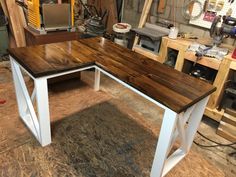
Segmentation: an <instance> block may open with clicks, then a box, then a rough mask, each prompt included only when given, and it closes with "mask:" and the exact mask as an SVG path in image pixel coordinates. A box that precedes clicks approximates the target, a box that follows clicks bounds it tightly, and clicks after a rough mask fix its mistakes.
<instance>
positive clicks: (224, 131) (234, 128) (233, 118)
mask: <svg viewBox="0 0 236 177" xmlns="http://www.w3.org/2000/svg"><path fill="white" fill-rule="evenodd" d="M217 134H218V135H220V136H222V137H224V138H225V139H227V140H229V141H231V142H236V111H234V110H232V109H226V110H225V113H224V116H223V118H222V119H221V121H220V125H219V127H218V130H217Z"/></svg>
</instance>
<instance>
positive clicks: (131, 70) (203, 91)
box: [9, 38, 216, 113]
mask: <svg viewBox="0 0 236 177" xmlns="http://www.w3.org/2000/svg"><path fill="white" fill-rule="evenodd" d="M9 53H10V55H12V56H13V57H14V58H15V59H16V60H17V62H18V63H20V64H21V65H22V66H23V67H24V68H25V69H26V70H27V71H28V72H29V73H30V74H32V75H33V76H34V77H35V78H37V77H42V76H48V75H51V74H55V73H61V72H64V71H69V70H74V69H78V68H81V67H85V66H90V65H94V64H96V65H97V66H99V67H101V68H102V69H104V70H105V71H107V72H109V73H111V74H112V75H114V76H115V77H117V78H119V79H121V80H122V81H124V82H126V83H128V84H129V85H131V86H133V87H135V88H136V89H138V90H139V91H141V92H142V93H144V94H146V95H148V96H150V97H151V98H153V99H154V100H156V101H158V102H160V103H162V104H163V105H165V106H167V107H168V108H170V109H171V110H173V111H175V112H177V113H180V112H182V111H184V110H186V109H187V108H188V107H190V106H192V105H193V104H195V103H197V102H198V101H199V100H201V99H203V98H205V97H206V96H208V95H210V94H211V93H213V92H214V91H215V90H216V88H215V87H214V86H212V85H210V84H208V83H206V82H204V81H202V80H199V79H196V78H193V77H191V76H189V75H187V74H184V73H182V72H179V71H177V70H174V69H173V68H170V67H168V66H165V65H163V64H161V63H158V62H156V61H154V60H151V59H149V58H147V57H145V56H143V55H140V54H138V53H135V52H133V51H131V50H129V49H126V48H123V47H121V46H119V45H116V44H114V43H113V42H111V41H109V40H106V39H104V38H89V39H80V40H78V41H69V42H62V43H53V44H47V45H40V46H32V47H26V48H15V49H9Z"/></svg>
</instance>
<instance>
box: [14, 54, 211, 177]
mask: <svg viewBox="0 0 236 177" xmlns="http://www.w3.org/2000/svg"><path fill="white" fill-rule="evenodd" d="M10 60H11V68H12V74H13V80H14V84H15V91H16V98H17V104H18V110H19V114H20V117H21V119H22V120H23V121H24V123H25V125H26V126H27V127H28V128H29V130H30V131H31V132H32V134H33V135H34V136H35V138H36V139H37V140H38V142H39V143H40V144H41V145H42V146H46V145H48V144H50V143H51V129H50V115H49V102H48V87H47V79H49V78H54V77H58V76H62V75H66V74H70V73H75V72H79V71H84V70H88V69H91V68H95V81H94V90H96V91H98V90H99V85H100V72H102V73H103V74H105V75H107V76H109V77H110V78H112V79H114V80H116V81H117V82H119V83H120V84H122V85H124V86H125V87H127V88H129V89H131V90H132V91H134V92H136V93H137V94H139V95H141V96H143V97H144V98H146V99H148V100H149V101H151V102H152V103H154V104H156V105H157V106H159V107H161V108H163V109H164V110H165V113H164V117H163V122H162V125H161V131H160V135H159V139H158V143H157V147H156V150H155V155H154V160H153V164H152V169H151V173H150V176H151V177H161V176H165V175H166V174H167V173H168V172H169V171H170V170H171V169H172V168H173V167H174V166H175V165H176V164H177V163H178V162H179V161H181V160H182V159H183V158H184V157H185V156H186V155H187V153H188V152H189V150H190V148H191V145H192V143H193V140H194V136H195V134H196V131H197V129H198V126H199V124H200V122H201V118H202V116H203V113H204V110H205V107H206V104H207V102H208V99H209V96H208V97H206V98H204V99H202V100H201V101H199V102H198V103H196V104H195V105H193V106H191V107H190V108H188V109H187V110H186V111H184V112H182V113H180V114H177V113H175V112H174V111H172V110H170V109H169V108H167V107H166V106H164V105H162V104H161V103H159V102H157V101H155V100H154V99H152V98H151V97H149V96H147V95H145V94H143V93H141V92H140V91H138V90H137V89H135V88H133V87H132V86H130V85H128V84H126V83H124V82H123V81H121V80H120V79H118V78H116V77H115V76H113V75H111V74H110V73H108V72H106V71H104V70H103V69H101V68H100V67H98V66H96V65H94V66H89V67H84V68H80V69H75V70H73V71H68V72H64V73H60V74H52V75H49V76H45V77H40V78H34V77H33V76H32V75H31V74H29V73H28V72H27V71H26V70H24V68H23V67H22V66H21V65H20V64H18V63H17V62H16V61H15V60H14V58H13V57H11V56H10ZM21 69H22V70H24V71H25V72H26V73H27V74H28V75H29V76H30V77H31V78H32V79H33V81H34V90H33V92H32V95H31V96H30V94H29V92H28V90H27V88H26V84H25V81H24V78H23V75H22V72H21ZM35 101H36V104H37V114H36V111H35V110H34V106H33V105H34V102H35ZM177 139H178V140H179V142H180V147H179V149H177V150H176V151H175V152H174V153H172V154H170V151H171V148H172V147H173V145H174V143H175V142H176V140H177Z"/></svg>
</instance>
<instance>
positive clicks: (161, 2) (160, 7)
mask: <svg viewBox="0 0 236 177" xmlns="http://www.w3.org/2000/svg"><path fill="white" fill-rule="evenodd" d="M165 8H166V0H159V4H158V6H157V12H158V13H164V12H165Z"/></svg>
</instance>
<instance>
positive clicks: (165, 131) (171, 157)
mask: <svg viewBox="0 0 236 177" xmlns="http://www.w3.org/2000/svg"><path fill="white" fill-rule="evenodd" d="M208 99H209V97H207V98H204V99H203V100H201V101H200V102H198V103H197V104H195V105H193V106H192V107H190V108H189V109H188V110H186V111H185V112H184V113H180V114H176V113H175V112H173V111H171V110H169V109H167V110H165V114H164V118H163V122H162V126H161V132H160V135H159V139H158V144H157V148H156V152H155V156H154V160H153V165H152V170H151V174H150V176H151V177H161V176H165V175H166V174H167V173H168V172H169V171H170V170H171V169H172V168H173V167H174V166H175V165H176V164H177V163H178V162H179V161H181V160H182V159H183V158H184V157H185V156H186V155H187V153H188V152H189V150H190V148H191V146H192V143H193V140H194V136H195V134H196V132H197V129H198V126H199V124H200V122H201V119H202V116H203V113H204V110H205V107H206V104H207V102H208ZM177 139H179V141H180V147H179V149H177V150H176V151H175V152H174V153H172V154H169V152H170V150H171V149H172V147H173V144H174V143H175V141H176V140H177Z"/></svg>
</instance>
